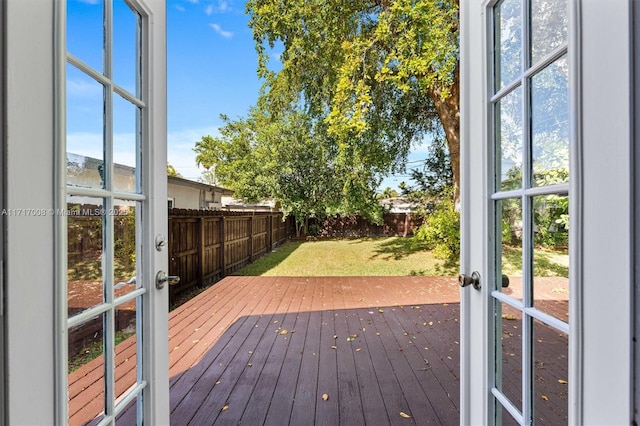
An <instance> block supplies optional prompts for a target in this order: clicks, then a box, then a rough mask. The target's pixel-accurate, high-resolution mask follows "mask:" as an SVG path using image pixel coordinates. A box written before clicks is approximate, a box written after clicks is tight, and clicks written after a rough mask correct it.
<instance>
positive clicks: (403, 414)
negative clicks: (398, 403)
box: [400, 411, 411, 419]
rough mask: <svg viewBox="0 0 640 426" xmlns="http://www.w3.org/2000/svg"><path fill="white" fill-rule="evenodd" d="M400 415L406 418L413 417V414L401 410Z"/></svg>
mask: <svg viewBox="0 0 640 426" xmlns="http://www.w3.org/2000/svg"><path fill="white" fill-rule="evenodd" d="M400 417H403V418H405V419H410V418H411V416H410V415H408V414H407V413H405V412H404V411H400Z"/></svg>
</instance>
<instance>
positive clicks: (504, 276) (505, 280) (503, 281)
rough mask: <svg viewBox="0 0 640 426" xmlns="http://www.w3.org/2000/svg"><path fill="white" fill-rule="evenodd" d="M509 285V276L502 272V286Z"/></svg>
mask: <svg viewBox="0 0 640 426" xmlns="http://www.w3.org/2000/svg"><path fill="white" fill-rule="evenodd" d="M507 287H509V277H508V276H506V275H505V274H502V288H507Z"/></svg>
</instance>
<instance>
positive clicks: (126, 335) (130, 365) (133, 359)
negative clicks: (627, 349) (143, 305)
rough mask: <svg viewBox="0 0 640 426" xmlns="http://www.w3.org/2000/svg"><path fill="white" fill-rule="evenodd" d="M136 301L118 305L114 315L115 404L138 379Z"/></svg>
mask: <svg viewBox="0 0 640 426" xmlns="http://www.w3.org/2000/svg"><path fill="white" fill-rule="evenodd" d="M136 300H137V299H134V300H131V301H129V302H127V303H124V304H121V305H118V306H117V307H116V313H115V327H116V328H115V333H116V334H115V336H116V341H115V344H116V346H115V354H114V357H115V369H116V374H115V380H116V392H115V396H116V403H117V402H118V399H119V398H122V397H124V396H126V395H127V394H128V393H129V391H130V390H131V389H132V388H133V387H135V385H136V382H137V379H138V369H137V352H138V351H137V343H136V311H137V309H136Z"/></svg>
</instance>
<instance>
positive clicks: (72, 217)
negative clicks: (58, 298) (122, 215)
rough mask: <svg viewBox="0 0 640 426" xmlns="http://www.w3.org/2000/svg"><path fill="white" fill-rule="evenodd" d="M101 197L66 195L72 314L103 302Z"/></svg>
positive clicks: (68, 293)
mask: <svg viewBox="0 0 640 426" xmlns="http://www.w3.org/2000/svg"><path fill="white" fill-rule="evenodd" d="M102 213H103V204H102V199H101V198H90V197H79V196H75V197H74V196H70V197H67V213H66V214H67V244H68V248H67V268H68V269H67V278H68V283H67V309H68V314H69V317H72V316H74V315H77V314H79V313H80V312H82V311H85V310H87V309H89V308H92V307H94V306H97V305H99V304H101V303H103V302H104V288H103V282H104V278H103V277H104V274H103V258H102V253H103V247H104V240H103V232H104V219H103V215H102Z"/></svg>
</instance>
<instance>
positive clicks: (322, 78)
mask: <svg viewBox="0 0 640 426" xmlns="http://www.w3.org/2000/svg"><path fill="white" fill-rule="evenodd" d="M246 7H247V13H248V14H249V15H250V18H251V19H250V24H249V25H250V27H251V28H252V29H253V33H254V39H255V40H256V49H257V51H258V54H259V56H260V59H259V63H258V73H259V75H260V76H262V77H263V78H264V79H265V83H264V86H263V95H262V97H261V100H260V102H261V105H263V106H264V107H265V108H266V109H267V110H268V111H269V113H270V114H272V115H273V116H277V115H279V114H281V113H282V112H283V111H285V110H287V109H291V108H292V109H299V110H301V111H304V112H305V113H306V114H308V116H309V117H310V119H311V120H312V121H313V122H314V123H315V125H316V126H317V128H320V127H322V126H324V128H325V129H326V132H327V137H329V138H332V139H333V140H334V141H335V146H336V147H337V156H336V158H335V160H336V166H337V167H341V168H344V169H345V170H357V171H359V172H361V173H359V174H355V173H351V174H350V176H348V177H347V182H346V186H345V191H346V190H347V189H353V188H356V189H364V188H366V187H369V189H370V190H375V187H371V185H373V184H375V183H376V182H377V181H379V180H380V179H379V178H380V177H381V176H385V175H387V174H389V173H392V172H395V171H398V170H401V169H403V165H404V162H405V161H406V157H407V154H408V152H409V149H410V148H411V146H412V144H417V143H420V142H421V140H422V138H423V136H424V134H425V133H427V132H429V131H431V130H432V129H434V128H435V127H437V123H438V120H439V113H438V112H437V111H436V104H435V103H434V99H436V98H437V99H438V100H442V99H446V98H447V97H449V96H451V95H452V94H454V93H455V94H457V89H452V88H451V86H452V85H457V73H456V71H457V64H458V40H457V37H458V35H457V34H458V33H457V26H458V17H457V14H458V6H457V2H456V1H455V0H438V1H435V0H390V1H379V0H290V1H287V2H286V3H285V2H283V1H282V0H249V1H248V2H247V5H246ZM276 45H277V46H282V47H283V49H284V51H283V52H282V53H281V54H280V56H279V59H280V62H281V65H282V68H281V69H278V70H277V71H276V70H274V69H269V67H268V64H269V62H270V59H271V58H270V57H269V54H268V49H267V46H269V47H274V46H276ZM438 105H441V107H442V108H453V109H454V110H455V111H452V112H451V114H448V115H447V116H450V117H454V120H456V123H457V100H456V101H455V102H453V104H452V105H451V104H447V103H444V102H440V103H439V104H438ZM440 115H442V114H440ZM445 115H446V114H445ZM445 115H442V116H445ZM450 127H453V128H457V124H454V125H453V126H451V125H448V126H447V127H446V128H450ZM447 138H449V134H447ZM454 139H455V140H453V141H450V143H454V144H457V134H455V138H454ZM456 158H457V157H456ZM455 179H456V177H455V176H454V180H455ZM345 196H346V197H348V198H352V199H351V200H350V202H351V203H352V204H354V205H358V204H362V203H363V202H365V201H366V200H364V199H363V198H362V193H359V192H355V193H354V196H355V197H351V195H350V194H347V193H345ZM367 197H368V196H367ZM367 197H365V198H367ZM367 199H368V198H367ZM366 204H367V203H366V202H365V203H364V204H363V206H366Z"/></svg>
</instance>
